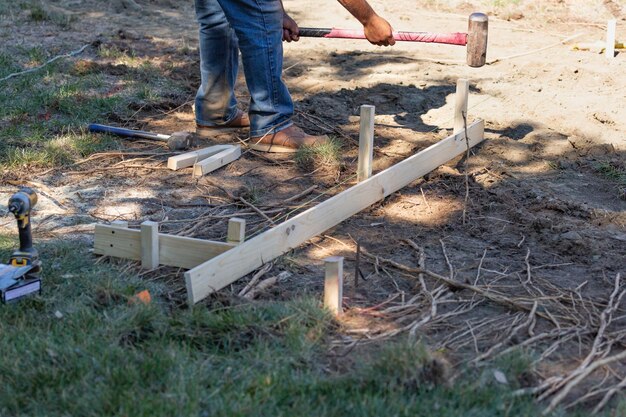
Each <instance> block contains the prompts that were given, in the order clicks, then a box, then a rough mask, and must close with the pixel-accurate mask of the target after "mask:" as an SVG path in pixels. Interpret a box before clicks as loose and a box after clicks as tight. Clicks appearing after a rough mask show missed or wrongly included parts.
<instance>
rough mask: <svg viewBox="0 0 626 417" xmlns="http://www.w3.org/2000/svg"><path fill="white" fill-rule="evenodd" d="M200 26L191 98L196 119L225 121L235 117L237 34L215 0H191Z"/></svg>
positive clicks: (207, 123)
mask: <svg viewBox="0 0 626 417" xmlns="http://www.w3.org/2000/svg"><path fill="white" fill-rule="evenodd" d="M195 6H196V18H197V19H198V24H199V26H200V76H201V79H202V84H201V85H200V88H199V89H198V93H197V94H196V101H195V111H196V122H197V123H198V124H199V125H203V126H219V125H223V124H227V123H228V122H230V121H232V120H233V119H234V118H236V117H237V115H238V111H237V99H236V98H235V93H234V87H235V81H236V79H237V69H238V58H239V51H238V48H237V37H236V36H235V33H234V31H233V30H232V28H231V27H230V25H229V23H228V21H227V19H226V16H225V15H224V12H223V10H222V8H221V6H220V4H219V3H218V1H217V0H195Z"/></svg>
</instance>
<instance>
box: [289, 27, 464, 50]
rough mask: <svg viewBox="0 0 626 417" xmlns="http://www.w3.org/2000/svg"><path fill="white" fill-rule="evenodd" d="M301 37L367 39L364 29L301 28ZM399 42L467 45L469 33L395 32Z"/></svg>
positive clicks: (394, 34) (394, 35) (395, 37)
mask: <svg viewBox="0 0 626 417" xmlns="http://www.w3.org/2000/svg"><path fill="white" fill-rule="evenodd" d="M300 36H302V37H309V38H311V37H312V38H339V39H366V38H365V33H364V32H363V30H362V29H337V28H332V29H327V28H300ZM393 38H394V39H395V40H397V41H406V42H426V43H443V44H447V45H461V46H465V45H467V33H428V32H393Z"/></svg>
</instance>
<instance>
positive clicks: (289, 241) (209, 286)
mask: <svg viewBox="0 0 626 417" xmlns="http://www.w3.org/2000/svg"><path fill="white" fill-rule="evenodd" d="M484 128H485V124H484V121H482V120H479V121H476V122H474V123H473V124H471V125H470V126H468V128H467V132H468V136H469V137H468V143H467V144H466V141H465V132H464V131H463V132H460V133H457V134H454V135H452V136H449V137H448V138H446V139H444V140H442V141H440V142H438V143H436V144H434V145H431V146H429V147H428V148H426V149H424V150H422V151H421V152H418V153H417V154H415V155H413V156H411V157H409V158H407V159H405V160H404V161H402V162H400V163H398V164H396V165H394V166H392V167H390V168H387V169H386V170H384V171H382V172H379V173H378V174H376V175H374V176H373V177H370V178H368V179H367V180H364V181H363V182H360V183H358V184H356V185H355V186H353V187H351V188H349V189H347V190H346V191H343V192H342V193H340V194H338V195H336V196H334V197H331V198H329V199H328V200H326V201H324V202H322V203H320V204H318V205H317V206H315V207H312V208H310V209H308V210H306V211H304V212H302V213H300V214H299V215H297V216H295V217H293V218H291V219H290V220H287V221H285V222H284V223H281V224H279V225H278V226H276V227H274V228H272V229H270V230H268V231H266V232H264V233H262V234H260V235H258V236H256V237H254V238H253V239H250V240H248V241H247V242H244V243H242V244H241V245H239V246H237V247H235V248H233V249H231V250H229V251H227V252H225V253H223V254H221V255H218V256H216V257H215V258H213V259H211V260H209V261H207V262H205V263H203V264H201V265H198V266H197V267H195V268H193V269H191V270H189V271H187V272H185V284H186V287H187V296H188V301H189V304H192V305H193V304H195V303H197V302H198V301H200V300H202V299H204V298H206V297H207V296H208V295H209V294H211V293H213V292H215V291H218V290H220V289H222V288H224V287H225V286H227V285H229V284H231V283H232V282H234V281H236V280H238V279H239V278H241V277H243V276H244V275H246V274H248V273H250V272H252V271H254V270H255V269H256V268H259V267H260V266H262V265H264V264H265V263H266V262H269V261H271V260H273V259H275V258H276V257H278V256H280V255H282V254H283V253H285V252H287V251H289V250H291V249H293V248H296V247H298V246H299V245H301V244H302V243H304V242H306V241H307V240H309V239H310V238H312V237H314V236H316V235H318V234H320V233H322V232H324V231H326V230H328V229H330V228H331V227H333V226H336V225H337V224H339V223H341V222H342V221H343V220H345V219H347V218H349V217H350V216H352V215H354V214H356V213H358V212H359V211H361V210H363V209H365V208H367V207H369V206H371V205H372V204H374V203H376V202H378V201H380V200H382V199H384V198H385V197H387V196H389V195H390V194H392V193H394V192H396V191H398V190H399V189H401V188H403V187H405V186H406V185H408V184H410V183H411V182H413V181H415V180H416V179H418V178H420V177H422V176H424V175H426V174H427V173H429V172H430V171H432V170H434V169H435V168H437V167H438V166H439V165H442V164H444V163H446V162H448V161H449V160H451V159H453V158H455V157H456V156H458V155H460V154H462V153H464V152H466V150H467V146H468V145H469V146H470V147H473V146H475V145H477V144H478V143H480V142H482V140H483V139H484Z"/></svg>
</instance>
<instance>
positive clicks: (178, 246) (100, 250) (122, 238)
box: [94, 224, 236, 269]
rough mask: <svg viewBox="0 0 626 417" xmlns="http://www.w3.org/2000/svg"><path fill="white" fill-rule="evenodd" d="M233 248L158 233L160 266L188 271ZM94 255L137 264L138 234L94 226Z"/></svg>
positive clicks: (138, 255)
mask: <svg viewBox="0 0 626 417" xmlns="http://www.w3.org/2000/svg"><path fill="white" fill-rule="evenodd" d="M235 246H236V245H234V244H231V243H224V242H214V241H210V240H204V239H194V238H190V237H184V236H172V235H167V234H164V233H159V262H160V264H161V265H167V266H174V267H178V268H185V269H191V268H194V267H196V266H198V265H200V264H202V263H203V262H206V261H208V260H209V259H211V258H213V257H215V256H217V255H220V254H222V253H224V252H226V251H227V250H229V249H232V248H234V247H235ZM94 253H95V254H96V255H106V256H114V257H116V258H125V259H130V260H133V261H140V260H141V232H140V231H139V230H134V229H119V228H116V227H115V226H108V225H103V224H97V225H96V232H95V238H94Z"/></svg>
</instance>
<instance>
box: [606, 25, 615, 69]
mask: <svg viewBox="0 0 626 417" xmlns="http://www.w3.org/2000/svg"><path fill="white" fill-rule="evenodd" d="M616 31H617V20H615V19H613V20H609V23H608V25H607V32H606V59H608V60H609V61H612V60H613V59H615V32H616Z"/></svg>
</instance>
